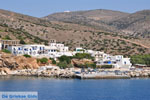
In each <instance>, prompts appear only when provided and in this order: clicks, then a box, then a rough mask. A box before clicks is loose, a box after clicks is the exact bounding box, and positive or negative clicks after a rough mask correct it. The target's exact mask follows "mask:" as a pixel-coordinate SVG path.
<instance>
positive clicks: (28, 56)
mask: <svg viewBox="0 0 150 100" xmlns="http://www.w3.org/2000/svg"><path fill="white" fill-rule="evenodd" d="M23 56H24V57H26V58H31V56H30V55H27V54H25V55H23Z"/></svg>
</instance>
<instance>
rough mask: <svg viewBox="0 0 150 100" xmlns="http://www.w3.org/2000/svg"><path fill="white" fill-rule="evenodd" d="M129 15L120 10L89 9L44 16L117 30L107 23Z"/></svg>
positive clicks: (48, 18)
mask: <svg viewBox="0 0 150 100" xmlns="http://www.w3.org/2000/svg"><path fill="white" fill-rule="evenodd" d="M127 15H129V14H128V13H123V12H119V11H112V10H103V9H97V10H88V11H76V12H64V13H55V14H51V15H48V16H46V17H44V19H47V20H50V21H62V22H68V23H76V24H81V25H86V26H92V27H94V28H98V29H102V30H106V31H117V30H115V29H114V28H113V27H111V26H109V25H107V24H106V23H107V22H110V21H112V20H115V19H118V18H122V17H124V16H127Z"/></svg>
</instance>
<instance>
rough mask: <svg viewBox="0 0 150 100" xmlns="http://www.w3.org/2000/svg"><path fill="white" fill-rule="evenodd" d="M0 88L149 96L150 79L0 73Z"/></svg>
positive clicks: (64, 98) (112, 97)
mask: <svg viewBox="0 0 150 100" xmlns="http://www.w3.org/2000/svg"><path fill="white" fill-rule="evenodd" d="M0 91H3V92H8V91H9V92H10V91H12V92H33V91H34V92H35V91H36V92H38V100H150V79H149V78H133V79H90V80H80V79H55V78H42V77H39V78H37V77H18V76H17V77H16V76H11V77H9V76H7V77H6V76H5V77H0Z"/></svg>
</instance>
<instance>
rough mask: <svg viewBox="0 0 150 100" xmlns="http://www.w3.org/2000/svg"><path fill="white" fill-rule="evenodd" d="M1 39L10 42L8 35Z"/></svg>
mask: <svg viewBox="0 0 150 100" xmlns="http://www.w3.org/2000/svg"><path fill="white" fill-rule="evenodd" d="M3 39H4V40H11V38H10V37H9V35H6V36H5V37H4V38H3Z"/></svg>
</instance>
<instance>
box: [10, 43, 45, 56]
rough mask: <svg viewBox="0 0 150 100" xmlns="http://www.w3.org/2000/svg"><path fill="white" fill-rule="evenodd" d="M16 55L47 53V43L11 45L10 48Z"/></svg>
mask: <svg viewBox="0 0 150 100" xmlns="http://www.w3.org/2000/svg"><path fill="white" fill-rule="evenodd" d="M8 50H9V51H11V53H12V54H14V55H25V54H27V55H31V56H34V57H36V56H39V55H42V54H45V45H21V46H10V47H9V48H8Z"/></svg>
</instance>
